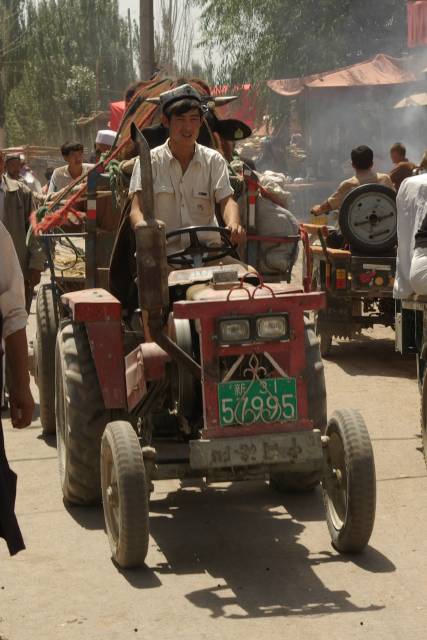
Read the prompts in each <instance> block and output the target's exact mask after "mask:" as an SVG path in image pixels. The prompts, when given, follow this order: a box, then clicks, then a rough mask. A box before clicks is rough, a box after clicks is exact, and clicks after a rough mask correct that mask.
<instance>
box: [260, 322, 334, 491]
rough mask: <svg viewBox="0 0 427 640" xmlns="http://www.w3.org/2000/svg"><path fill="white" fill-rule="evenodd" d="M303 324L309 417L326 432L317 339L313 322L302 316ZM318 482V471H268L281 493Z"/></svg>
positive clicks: (312, 486) (322, 368)
mask: <svg viewBox="0 0 427 640" xmlns="http://www.w3.org/2000/svg"><path fill="white" fill-rule="evenodd" d="M304 325H305V336H304V343H305V357H306V370H305V376H304V377H305V383H306V387H307V400H308V417H309V418H310V420H312V421H313V423H314V428H315V429H320V430H321V431H322V433H324V432H325V429H326V424H327V419H328V418H327V415H328V413H327V400H326V383H325V371H324V366H323V362H322V358H321V357H320V350H319V339H318V338H317V336H316V333H315V330H314V322H313V321H312V320H310V319H309V318H308V317H307V316H304ZM319 482H320V473H316V472H315V473H292V472H277V473H270V485H271V487H272V488H273V489H275V490H276V491H279V492H281V493H286V492H292V493H298V492H307V491H312V490H313V489H314V488H315V487H317V485H318V484H319Z"/></svg>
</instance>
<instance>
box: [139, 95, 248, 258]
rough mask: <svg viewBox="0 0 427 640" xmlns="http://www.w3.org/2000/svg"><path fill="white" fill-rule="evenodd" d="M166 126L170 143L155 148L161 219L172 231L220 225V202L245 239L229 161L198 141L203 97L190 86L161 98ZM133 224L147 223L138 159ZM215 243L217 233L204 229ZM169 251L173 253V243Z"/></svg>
mask: <svg viewBox="0 0 427 640" xmlns="http://www.w3.org/2000/svg"><path fill="white" fill-rule="evenodd" d="M160 107H161V111H162V120H161V121H162V124H163V126H164V127H166V128H167V129H168V130H169V138H168V140H167V141H166V142H165V144H163V145H161V146H159V147H157V148H155V149H153V150H152V151H151V160H152V171H153V190H154V208H155V217H156V219H157V220H159V221H161V222H162V223H163V224H164V225H165V227H166V232H168V231H172V230H174V229H179V228H182V227H189V226H193V225H195V226H218V223H217V220H216V216H215V204H216V203H218V204H219V205H220V209H221V215H222V218H223V220H224V224H225V226H226V228H227V229H229V231H230V240H231V242H232V243H233V244H240V243H241V242H243V241H244V239H245V230H244V229H243V227H242V226H241V224H240V214H239V207H238V204H237V203H236V202H235V200H234V199H233V189H232V187H231V184H230V180H229V175H228V168H227V163H226V161H225V160H224V158H223V157H222V156H221V154H220V153H219V152H218V151H215V150H214V149H210V148H208V147H205V146H203V145H201V144H198V143H197V142H196V140H197V138H198V136H199V132H200V128H201V126H202V117H203V107H202V101H201V98H200V96H199V94H198V93H197V91H196V90H195V89H193V87H191V86H190V85H189V84H186V85H182V86H180V87H177V88H176V89H173V90H171V91H166V92H165V93H163V94H161V96H160ZM129 194H130V195H131V197H132V209H131V213H130V222H131V226H132V228H133V229H136V228H137V227H139V226H144V225H146V224H147V222H146V220H145V218H144V211H143V206H142V198H141V172H140V164H139V159H137V160H136V162H135V166H134V169H133V173H132V178H131V182H130V188H129ZM200 237H201V239H203V240H204V241H205V242H209V241H210V240H211V239H212V240H213V241H214V240H216V239H217V237H218V236H217V234H210V233H209V232H204V233H203V234H200ZM167 251H168V253H171V251H173V245H172V243H168V249H167Z"/></svg>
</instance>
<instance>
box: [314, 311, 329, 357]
mask: <svg viewBox="0 0 427 640" xmlns="http://www.w3.org/2000/svg"><path fill="white" fill-rule="evenodd" d="M314 326H315V332H316V335H317V337H318V338H319V347H320V355H321V356H322V358H325V359H326V358H328V356H329V355H330V353H331V348H332V338H333V336H332V334H331V333H329V331H327V330H326V329H325V328H324V327H323V326H322V312H321V311H319V312H318V313H317V315H316V321H315V323H314Z"/></svg>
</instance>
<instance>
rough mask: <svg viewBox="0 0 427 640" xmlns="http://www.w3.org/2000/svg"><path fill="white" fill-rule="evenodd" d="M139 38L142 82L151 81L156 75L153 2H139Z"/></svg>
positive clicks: (150, 0)
mask: <svg viewBox="0 0 427 640" xmlns="http://www.w3.org/2000/svg"><path fill="white" fill-rule="evenodd" d="M139 37H140V65H139V66H140V71H141V80H149V79H150V78H151V76H152V75H153V73H154V11H153V0H139Z"/></svg>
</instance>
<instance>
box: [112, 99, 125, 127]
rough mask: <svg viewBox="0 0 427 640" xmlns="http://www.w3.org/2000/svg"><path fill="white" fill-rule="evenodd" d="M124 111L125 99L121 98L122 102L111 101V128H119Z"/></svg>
mask: <svg viewBox="0 0 427 640" xmlns="http://www.w3.org/2000/svg"><path fill="white" fill-rule="evenodd" d="M124 112H125V103H124V100H121V101H120V102H110V129H112V130H113V131H117V130H118V128H119V124H120V121H121V119H122V117H123V114H124Z"/></svg>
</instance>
